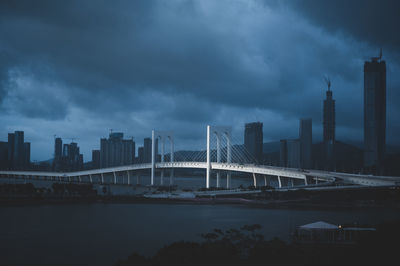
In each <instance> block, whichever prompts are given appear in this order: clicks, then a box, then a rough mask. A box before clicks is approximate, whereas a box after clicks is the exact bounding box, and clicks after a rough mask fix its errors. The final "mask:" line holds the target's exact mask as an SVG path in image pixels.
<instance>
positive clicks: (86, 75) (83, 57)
mask: <svg viewBox="0 0 400 266" xmlns="http://www.w3.org/2000/svg"><path fill="white" fill-rule="evenodd" d="M233 3H234V4H229V3H228V2H227V1H218V3H215V1H188V2H181V1H171V2H169V3H164V4H160V3H155V2H151V1H145V2H140V1H139V2H135V3H127V2H119V4H117V5H115V6H114V7H113V9H112V10H111V12H112V13H113V14H115V15H114V16H108V14H109V12H110V11H109V10H108V8H106V5H103V4H102V3H98V2H97V3H96V5H95V6H93V8H92V6H91V5H87V6H79V10H81V12H76V10H77V8H78V5H79V4H78V3H74V2H70V3H69V4H65V5H66V6H63V4H60V3H58V4H52V3H51V2H38V3H37V4H35V5H37V6H38V7H40V8H37V9H35V8H32V6H30V5H32V4H30V3H29V2H27V3H24V4H21V5H20V6H19V5H15V6H9V5H7V4H2V8H1V9H0V10H1V11H0V12H1V14H2V16H1V19H0V32H1V33H2V36H4V38H2V40H1V41H0V48H1V51H2V53H1V56H2V63H1V66H0V78H1V84H2V86H1V89H0V99H1V100H0V101H1V103H0V104H1V105H0V109H1V115H0V123H1V125H2V126H1V127H0V135H1V136H6V134H7V133H8V132H13V131H15V130H22V131H24V132H25V138H26V140H27V141H29V142H31V143H32V144H31V145H32V146H31V151H32V160H39V161H40V160H46V159H49V158H51V157H52V154H53V149H54V143H52V140H53V138H52V137H53V135H54V134H56V135H57V136H61V137H64V138H70V137H71V138H72V137H77V138H79V140H77V141H78V143H79V146H80V148H81V152H82V153H83V154H84V158H85V161H88V160H89V158H91V152H92V150H93V149H100V143H99V141H98V140H99V139H100V138H102V137H107V135H108V133H109V129H111V128H112V129H114V130H115V131H121V132H124V133H125V134H126V135H127V136H131V135H133V136H135V141H136V142H137V143H138V142H139V143H140V142H141V140H143V139H144V138H145V137H149V136H150V132H151V129H159V130H171V131H174V132H175V134H177V135H176V139H177V142H176V145H177V149H179V145H182V146H181V147H188V146H190V145H191V146H192V148H193V149H199V148H204V147H205V142H204V139H205V137H204V136H205V134H206V132H205V126H206V125H207V124H216V125H219V124H223V125H231V126H233V134H234V135H236V136H237V138H238V139H243V137H242V136H243V125H244V124H245V123H247V122H252V121H260V122H262V123H263V124H264V132H263V134H264V142H269V141H279V139H284V138H287V139H292V138H296V137H297V135H298V120H299V119H300V118H301V117H310V118H312V121H313V140H315V141H321V140H322V104H323V99H324V98H325V93H326V85H325V82H324V76H329V77H330V79H331V81H332V90H333V93H334V99H335V101H336V102H335V103H336V132H335V133H336V134H335V135H336V136H335V139H338V140H343V141H349V140H351V141H357V142H360V143H362V142H363V88H364V85H363V64H364V61H367V60H370V58H371V57H376V56H378V55H379V49H380V48H381V47H382V48H383V58H384V60H385V61H386V63H387V126H386V133H387V141H386V142H387V143H388V144H391V145H392V144H397V145H398V144H400V143H399V141H400V140H399V138H398V137H396V136H397V135H398V134H400V129H399V125H400V121H399V119H400V116H399V113H400V110H399V106H398V105H396V102H398V101H399V99H400V95H399V91H400V90H399V89H398V88H399V87H400V79H399V78H398V77H396V73H399V70H400V63H399V62H400V56H399V50H398V47H400V45H398V44H399V40H398V39H397V38H396V37H392V36H397V35H395V34H394V33H395V32H396V29H395V27H394V25H395V24H396V23H393V21H396V20H398V17H397V16H395V12H394V10H396V8H393V6H389V5H387V4H381V3H380V4H379V5H377V4H374V3H370V2H368V3H365V4H364V5H362V6H363V7H360V6H361V5H358V4H357V1H354V2H352V3H351V5H350V6H347V5H344V3H345V1H339V2H337V3H336V4H335V5H333V4H330V3H323V4H322V3H321V4H319V3H318V2H312V1H299V2H296V3H285V4H284V3H281V2H276V1H234V2H233ZM300 3H301V4H300ZM364 6H365V7H364ZM389 7H390V8H389ZM363 8H366V9H368V10H376V11H379V12H376V16H377V19H376V20H374V21H370V20H368V18H366V17H365V15H364V13H363V12H362V10H363ZM318 9H321V10H322V11H323V10H329V9H331V10H332V11H333V12H325V13H324V15H325V17H323V18H322V17H321V14H319V13H318V12H315V10H318ZM88 10H90V12H89V14H90V15H87V11H88ZM220 10H226V11H227V12H225V13H224V14H225V15H224V16H220V15H219V14H220V12H219V11H220ZM335 12H336V14H339V15H342V16H343V15H346V14H348V12H352V14H353V16H352V18H351V19H348V20H346V21H342V20H340V21H339V20H336V19H334V16H333V15H332V14H331V13H335ZM239 13H240V18H241V19H240V20H237V19H236V18H237V17H238V14H239ZM317 13H318V14H317ZM338 17H341V16H338ZM70 18H73V20H71V19H70ZM97 18H102V19H101V20H99V19H97ZM26 21H29V23H28V24H26ZM357 21H362V23H363V24H364V25H365V28H367V29H369V31H368V32H363V31H361V30H359V29H358V28H357V27H356V26H355V25H357V23H358V22H357ZM389 22H391V23H392V24H388V23H389ZM98 24H101V27H102V29H103V30H105V31H106V33H107V34H108V33H110V34H109V35H107V39H105V38H104V32H101V31H99V30H98V28H97V27H96V26H97V25H98ZM390 25H392V26H391V27H390ZM380 27H385V32H380V31H379V30H377V29H376V28H380ZM20 32H26V33H28V32H34V33H36V34H19V33H20ZM386 34H388V35H389V36H390V38H388V37H387V35H386ZM72 36H73V38H72ZM85 36H91V38H90V39H87V38H85ZM271 36H273V37H271ZM110 40H111V41H110ZM167 66H168V67H167ZM4 140H5V139H4ZM138 146H139V145H138Z"/></svg>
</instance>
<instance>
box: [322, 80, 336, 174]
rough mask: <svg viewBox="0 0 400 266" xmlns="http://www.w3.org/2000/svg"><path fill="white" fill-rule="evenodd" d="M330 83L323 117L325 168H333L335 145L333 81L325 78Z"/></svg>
mask: <svg viewBox="0 0 400 266" xmlns="http://www.w3.org/2000/svg"><path fill="white" fill-rule="evenodd" d="M325 80H326V83H327V85H328V90H327V91H326V99H325V100H324V114H323V115H324V117H323V127H324V130H323V134H324V138H323V139H324V153H325V162H326V164H325V168H326V170H333V168H334V165H335V162H334V145H335V100H334V99H333V97H332V90H331V81H330V80H329V79H328V78H325Z"/></svg>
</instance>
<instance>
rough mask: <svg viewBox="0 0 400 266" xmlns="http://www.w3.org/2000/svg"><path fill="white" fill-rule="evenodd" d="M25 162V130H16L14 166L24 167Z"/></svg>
mask: <svg viewBox="0 0 400 266" xmlns="http://www.w3.org/2000/svg"><path fill="white" fill-rule="evenodd" d="M24 162H25V152H24V131H15V133H14V158H13V168H14V169H21V168H23V167H24Z"/></svg>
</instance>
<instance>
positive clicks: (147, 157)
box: [143, 138, 151, 163]
mask: <svg viewBox="0 0 400 266" xmlns="http://www.w3.org/2000/svg"><path fill="white" fill-rule="evenodd" d="M143 163H151V138H145V139H144V140H143Z"/></svg>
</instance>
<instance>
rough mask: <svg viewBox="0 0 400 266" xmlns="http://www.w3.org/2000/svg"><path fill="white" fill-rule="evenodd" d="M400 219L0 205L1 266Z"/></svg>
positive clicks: (108, 260) (81, 260)
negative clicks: (232, 232)
mask: <svg viewBox="0 0 400 266" xmlns="http://www.w3.org/2000/svg"><path fill="white" fill-rule="evenodd" d="M393 219H400V213H398V212H394V211H388V210H350V211H316V210H275V209H274V210H272V209H262V208H250V207H246V206H240V205H191V204H110V203H108V204H70V205H68V204H66V205H41V206H10V207H0V256H1V260H0V264H1V265H3V266H5V265H115V262H116V260H117V259H118V258H126V257H127V256H129V254H130V253H132V252H133V251H136V252H138V253H140V254H143V255H151V254H154V252H156V250H157V249H159V248H160V247H162V246H163V245H165V244H168V243H171V242H173V241H178V240H199V239H200V237H199V234H200V233H206V232H209V231H211V230H212V229H214V228H221V229H228V228H238V227H240V226H242V225H245V224H254V223H258V224H261V225H262V226H263V228H262V233H263V234H264V235H265V237H266V238H267V239H270V238H272V237H275V236H276V237H279V238H281V239H284V240H288V239H289V235H290V232H292V231H293V230H294V228H295V226H298V225H302V224H306V223H311V222H315V221H320V220H322V221H326V222H331V223H337V224H339V223H354V222H358V223H363V224H365V223H370V224H372V223H379V222H382V221H387V220H393Z"/></svg>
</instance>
